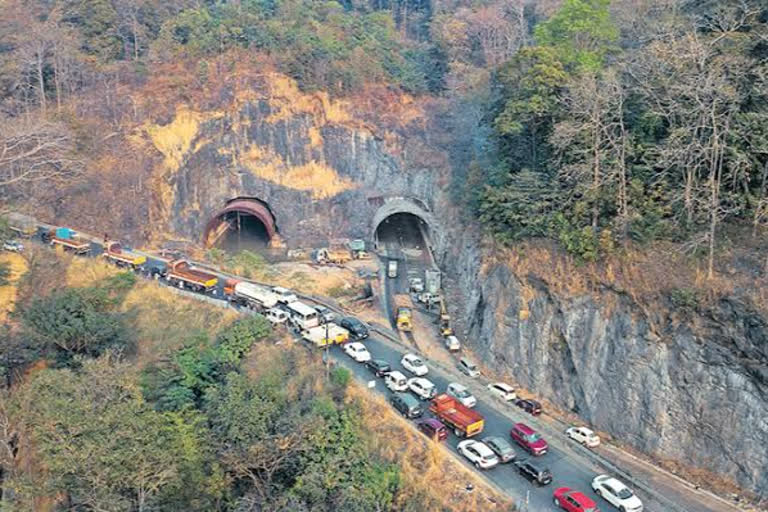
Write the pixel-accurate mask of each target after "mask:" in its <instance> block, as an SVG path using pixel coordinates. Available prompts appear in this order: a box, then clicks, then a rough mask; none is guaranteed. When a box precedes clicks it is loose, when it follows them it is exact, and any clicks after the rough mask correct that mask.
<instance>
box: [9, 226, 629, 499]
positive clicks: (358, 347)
mask: <svg viewBox="0 0 768 512" xmlns="http://www.w3.org/2000/svg"><path fill="white" fill-rule="evenodd" d="M21 217H26V216H21ZM11 227H12V229H14V231H16V232H17V233H18V234H19V238H26V239H33V240H36V241H40V242H43V243H46V244H50V245H51V246H59V247H61V248H62V249H63V250H65V251H67V252H70V253H72V254H75V255H78V256H86V257H102V258H104V259H105V260H106V261H108V262H111V263H113V264H115V265H117V266H119V267H121V268H127V269H130V270H133V271H135V272H136V273H138V274H139V275H142V276H144V277H146V278H149V279H154V280H157V281H159V282H162V283H163V284H166V285H169V286H172V287H174V288H178V289H182V290H186V291H189V292H193V293H195V294H199V295H205V296H208V297H212V298H216V299H219V300H225V301H227V302H228V303H229V304H230V305H231V306H233V307H235V308H236V309H238V310H239V311H249V312H253V311H255V312H258V313H260V314H263V315H264V316H265V317H266V318H267V319H268V320H269V321H270V322H271V323H272V324H273V325H274V326H276V327H279V326H285V327H286V328H288V329H289V330H290V332H292V333H293V334H294V335H295V336H296V337H297V338H299V339H301V340H303V341H304V342H306V343H307V344H308V345H310V346H313V347H317V348H321V349H328V350H329V351H330V352H331V353H332V354H333V355H334V356H336V355H337V354H338V357H345V358H348V359H347V360H346V365H347V366H352V368H353V369H355V368H357V369H361V370H362V371H364V372H366V373H368V372H369V373H370V375H371V376H372V377H373V378H374V379H375V380H376V379H378V380H377V382H381V388H382V392H384V393H385V394H386V396H387V399H388V401H389V403H390V404H391V406H392V407H393V408H394V409H395V410H396V411H397V412H398V413H399V414H401V415H402V416H403V417H405V418H407V419H408V420H412V421H413V422H414V426H415V428H416V429H418V431H419V432H421V433H422V434H423V435H424V436H426V437H427V438H429V439H430V440H432V441H434V442H436V443H445V444H446V445H449V446H451V447H454V448H455V451H456V452H457V453H458V454H459V455H460V456H461V457H462V458H463V459H465V460H466V462H467V463H469V464H471V465H473V466H474V467H475V468H477V470H479V471H482V472H486V471H489V472H499V471H502V472H513V473H515V474H517V475H519V477H520V478H523V479H525V480H527V481H529V482H530V483H531V484H532V485H534V486H537V487H545V486H551V487H552V494H551V496H552V498H551V502H552V504H553V505H554V506H556V507H557V508H560V509H563V510H566V511H568V512H599V510H600V509H599V508H598V506H599V505H598V503H596V502H595V500H593V499H592V498H590V497H589V496H588V495H587V494H585V493H584V492H583V490H580V489H578V488H572V487H569V486H565V485H553V483H554V481H555V478H556V475H554V474H553V471H552V470H551V469H550V467H549V464H548V453H550V451H551V449H550V446H549V443H548V442H547V440H546V439H545V438H544V436H543V435H542V434H541V433H539V432H537V431H536V430H535V429H534V428H532V427H531V426H530V425H528V424H527V423H525V422H515V423H510V424H509V425H508V427H507V429H506V432H505V433H493V434H488V433H487V430H488V429H487V428H486V427H487V425H486V418H485V417H484V416H483V415H482V414H481V413H480V412H478V406H480V405H481V403H480V400H478V398H477V397H476V396H475V395H474V394H473V393H472V392H471V391H470V386H467V385H465V384H463V383H461V382H456V381H455V379H454V380H452V381H449V378H448V377H446V376H445V372H438V371H434V370H432V369H430V366H429V362H428V361H427V360H425V358H423V357H422V356H420V355H419V354H416V353H412V352H408V353H405V354H402V352H401V351H399V350H398V349H393V348H392V347H391V345H392V342H391V341H390V342H389V345H388V344H387V343H385V342H384V341H383V340H380V339H377V338H372V337H370V331H369V328H368V326H367V325H366V324H365V323H364V322H362V321H360V320H358V319H357V318H354V317H352V316H341V317H337V314H336V313H334V311H333V310H332V309H331V308H330V307H328V306H327V305H323V304H319V303H318V302H317V301H315V300H308V299H304V300H300V299H299V294H297V293H295V292H293V291H291V290H288V289H286V288H282V287H272V286H267V285H263V284H258V283H254V282H252V281H249V280H246V279H240V278H236V277H233V276H227V275H223V274H221V273H218V272H217V271H215V270H212V269H209V268H207V267H205V266H203V265H198V264H195V263H193V262H191V261H189V260H187V259H184V258H183V257H179V255H178V254H175V255H173V256H172V257H168V256H167V255H155V254H149V253H144V252H142V251H137V250H132V249H130V248H127V247H123V246H122V245H121V244H120V243H119V242H117V241H112V240H107V239H106V238H105V240H103V241H100V240H98V239H95V238H92V237H90V236H88V235H86V234H84V233H78V232H76V231H74V230H72V229H69V228H63V227H53V228H52V227H51V226H48V225H43V224H38V223H37V222H36V221H35V220H34V219H32V218H29V217H27V219H26V222H21V221H20V220H18V219H17V221H16V223H15V224H12V226H11ZM3 249H4V250H6V251H13V252H23V251H24V245H23V243H22V242H21V241H18V240H11V241H8V242H6V243H5V244H4V246H3ZM405 309H408V308H407V306H406V305H404V303H403V302H402V301H398V302H397V303H396V305H395V310H394V317H393V324H394V325H395V326H396V327H398V328H399V327H402V326H403V325H406V319H405V317H406V316H407V317H408V322H410V312H408V314H407V315H406V314H405ZM407 325H410V323H408V324H407ZM451 337H452V338H454V340H455V337H453V336H451ZM451 341H452V342H453V340H451ZM374 346H375V347H376V350H374V348H373V347H374ZM446 347H448V348H449V349H450V348H451V347H450V345H449V344H448V343H447V344H446ZM453 348H454V349H456V347H453ZM372 352H386V353H382V354H378V353H372ZM340 354H344V356H341V355H340ZM401 354H402V355H401ZM457 370H458V371H459V372H460V373H461V374H462V378H463V379H464V380H469V381H472V380H475V379H477V378H478V377H479V376H480V371H479V370H478V368H477V366H476V365H475V364H474V363H473V362H472V361H470V360H469V359H467V358H464V357H462V358H461V359H460V360H459V362H458V364H457ZM355 373H356V375H357V376H358V377H360V376H361V375H360V374H359V373H358V372H355ZM369 378H370V377H369ZM475 385H476V384H475ZM485 389H486V391H487V394H488V396H493V397H494V398H495V399H496V400H498V402H499V403H500V404H512V405H514V406H517V407H518V408H519V412H521V413H524V414H527V415H530V416H532V417H535V416H538V415H540V414H541V413H542V407H541V404H540V403H539V402H537V401H536V400H533V399H530V398H528V399H526V398H522V397H519V396H518V395H517V393H516V391H515V389H514V388H513V387H512V386H510V385H508V384H506V383H503V382H491V383H488V384H487V386H485ZM504 417H505V418H506V419H507V421H510V420H509V419H508V415H504ZM497 423H498V422H497ZM564 435H565V436H566V438H567V439H568V440H569V441H571V442H574V443H579V444H581V445H583V446H585V447H587V448H594V447H596V446H598V445H599V444H600V439H599V437H598V436H597V435H596V434H595V433H594V432H593V431H591V430H590V429H588V428H586V427H571V428H568V429H567V431H565V432H564ZM591 487H592V491H594V494H595V495H597V497H599V499H602V501H603V502H604V503H603V504H604V505H606V506H608V507H609V508H615V509H617V510H620V511H622V512H641V511H642V510H643V503H642V501H641V500H640V499H639V498H638V497H637V496H636V495H635V494H634V493H633V492H632V490H630V488H629V487H628V486H626V485H625V484H624V483H622V482H621V481H620V480H619V479H618V478H615V477H612V476H610V475H606V474H600V475H595V476H594V478H593V479H592V480H591ZM603 504H601V505H603Z"/></svg>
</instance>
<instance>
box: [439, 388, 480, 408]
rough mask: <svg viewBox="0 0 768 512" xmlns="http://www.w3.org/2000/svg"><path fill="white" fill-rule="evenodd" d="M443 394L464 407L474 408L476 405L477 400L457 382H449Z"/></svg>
mask: <svg viewBox="0 0 768 512" xmlns="http://www.w3.org/2000/svg"><path fill="white" fill-rule="evenodd" d="M445 393H446V394H447V395H450V396H452V397H453V398H455V399H456V400H458V401H459V402H461V405H463V406H465V407H474V406H476V405H477V398H475V396H474V395H473V394H472V393H470V392H469V390H468V389H467V387H466V386H464V385H463V384H459V383H458V382H451V383H450V384H448V388H446V390H445Z"/></svg>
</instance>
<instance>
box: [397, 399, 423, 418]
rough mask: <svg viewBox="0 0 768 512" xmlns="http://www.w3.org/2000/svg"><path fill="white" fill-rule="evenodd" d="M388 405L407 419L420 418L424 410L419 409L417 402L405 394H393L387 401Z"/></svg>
mask: <svg viewBox="0 0 768 512" xmlns="http://www.w3.org/2000/svg"><path fill="white" fill-rule="evenodd" d="M389 403H391V404H392V407H394V408H395V409H397V411H398V412H399V413H400V414H402V415H403V416H405V417H406V418H409V419H413V418H421V415H422V414H424V409H423V408H422V407H421V404H420V403H419V401H418V400H416V399H415V398H413V397H412V396H411V395H409V394H407V393H395V394H394V395H392V397H391V398H390V399H389Z"/></svg>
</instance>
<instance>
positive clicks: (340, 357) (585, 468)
mask: <svg viewBox="0 0 768 512" xmlns="http://www.w3.org/2000/svg"><path fill="white" fill-rule="evenodd" d="M365 345H366V346H367V347H368V350H369V351H370V352H371V354H372V356H373V357H374V358H380V359H384V360H386V361H388V362H389V363H390V364H391V365H392V367H393V368H394V369H398V370H400V371H402V372H403V373H404V374H405V375H408V376H411V375H410V374H409V373H408V372H407V371H406V370H405V369H404V368H402V366H401V365H400V359H401V358H402V355H403V354H404V353H405V352H406V351H405V350H404V349H403V348H401V347H397V346H395V345H394V344H392V343H391V342H388V341H384V340H382V339H377V338H375V337H373V338H369V339H368V340H365ZM332 355H333V356H334V358H335V359H336V360H337V361H339V362H340V363H341V364H342V365H343V366H344V367H346V368H348V369H349V370H350V371H352V373H353V374H354V375H355V376H356V377H357V378H358V379H359V380H360V381H363V382H368V381H370V380H375V381H376V386H375V390H376V391H377V392H379V393H382V394H384V395H385V396H387V397H388V396H390V395H391V392H390V391H389V390H388V389H387V388H386V387H385V386H384V382H383V380H382V379H376V378H375V377H373V375H372V374H371V373H370V372H369V371H368V370H367V369H366V368H365V365H362V364H358V363H355V362H354V361H352V359H350V358H349V357H347V356H346V355H345V354H344V353H343V352H342V351H341V349H340V348H338V347H335V348H334V349H333V350H332ZM427 366H428V367H430V371H429V374H428V375H427V376H426V377H427V378H428V379H429V380H430V381H432V382H433V383H434V384H435V385H436V386H437V388H438V390H439V391H440V392H443V391H445V389H446V387H447V385H448V384H449V383H450V382H455V381H459V382H461V383H463V384H465V385H467V386H468V387H470V389H472V391H473V393H475V395H476V396H477V398H478V405H477V406H476V407H475V409H476V410H477V411H478V412H479V413H480V414H482V415H483V417H484V418H485V429H484V431H483V433H482V434H480V435H479V436H476V437H475V438H474V439H478V440H480V439H482V438H483V437H486V436H491V435H494V436H500V437H503V438H504V439H507V440H510V441H511V439H510V437H509V430H510V428H511V426H512V425H513V424H514V423H515V422H517V421H522V422H524V423H527V424H529V425H530V426H532V427H533V428H536V427H535V426H534V421H532V420H531V416H529V415H527V414H525V413H523V412H522V411H520V412H518V411H519V410H518V409H516V408H514V407H512V406H509V407H507V406H506V405H505V404H501V402H499V406H500V407H498V408H497V407H491V405H490V400H492V399H484V398H483V397H482V396H481V393H480V392H478V391H479V387H480V386H479V385H478V383H476V382H475V383H473V382H470V379H469V378H468V377H464V378H458V379H457V378H456V376H451V375H448V374H446V373H445V372H443V371H441V370H440V369H436V368H434V367H432V366H430V365H429V362H428V361H427ZM483 394H484V393H483ZM426 405H427V404H426V403H425V406H426ZM502 408H503V409H504V410H503V411H501V410H499V409H502ZM428 415H429V414H428V413H427V414H426V415H425V416H428ZM545 438H546V439H547V442H548V443H549V445H550V449H549V453H547V454H546V455H544V456H542V457H538V458H537V461H538V462H541V463H543V464H545V465H546V466H547V467H548V468H549V469H550V470H551V471H552V474H553V477H554V481H553V483H552V484H550V485H548V486H545V487H538V486H534V485H532V484H530V483H529V482H528V481H527V480H526V479H524V478H523V477H521V476H520V475H519V474H518V473H517V471H516V468H515V466H514V465H512V464H511V463H510V464H505V465H499V466H497V467H496V468H493V469H491V470H486V471H482V473H483V475H484V476H486V477H487V478H488V479H489V480H490V481H491V482H493V483H494V484H495V485H496V486H497V487H499V488H500V489H502V490H503V491H504V492H506V493H507V494H509V495H510V496H512V497H513V498H514V499H515V500H516V501H517V503H518V505H522V503H523V502H524V501H525V499H526V496H527V497H528V499H529V503H528V510H529V511H530V512H536V511H550V510H556V509H557V507H555V506H554V505H553V502H552V492H553V491H554V490H555V489H556V488H558V487H562V486H566V487H571V488H574V489H578V490H580V491H582V492H584V493H585V494H587V495H588V496H590V497H591V498H592V499H593V500H594V501H595V502H596V503H597V505H598V506H599V507H600V508H601V510H603V511H610V510H613V508H612V507H611V506H610V505H609V504H608V503H607V502H605V501H604V500H601V499H600V498H599V497H597V496H596V495H595V494H594V492H593V491H592V489H591V486H590V483H591V481H592V478H594V477H595V476H596V475H598V474H600V473H602V471H600V469H599V468H598V467H597V466H596V465H595V464H593V463H592V462H591V461H589V460H587V459H585V458H583V457H581V456H579V455H577V454H574V453H571V452H569V451H567V450H566V449H564V448H563V447H562V444H563V443H567V442H568V441H567V440H566V439H565V438H564V437H563V438H562V440H560V439H550V438H548V437H547V436H545ZM460 440H461V439H459V438H457V437H456V436H455V435H454V434H453V433H451V434H450V435H449V438H448V444H449V445H450V446H451V447H452V448H453V450H454V451H455V448H456V445H457V444H458V442H459V441H460ZM512 445H513V446H514V447H515V452H516V454H517V456H518V458H527V457H528V454H527V453H526V452H524V451H523V450H522V448H519V447H518V446H517V445H516V444H515V443H514V442H512ZM460 457H461V456H460ZM461 458H462V460H463V457H461ZM465 462H466V461H465ZM469 467H472V466H469ZM472 469H473V470H474V467H472ZM636 492H637V494H638V496H639V497H640V498H641V499H642V500H643V503H644V504H645V506H646V509H645V510H646V511H648V512H665V511H666V510H667V508H665V507H664V506H663V505H661V504H660V503H656V502H654V500H653V499H652V498H651V497H650V496H646V495H644V494H643V493H642V492H639V491H637V490H636ZM523 510H524V509H523ZM691 512H694V511H693V510H691Z"/></svg>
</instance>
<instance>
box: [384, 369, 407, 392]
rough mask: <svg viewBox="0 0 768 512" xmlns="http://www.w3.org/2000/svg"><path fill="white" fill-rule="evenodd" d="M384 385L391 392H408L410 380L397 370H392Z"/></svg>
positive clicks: (385, 378)
mask: <svg viewBox="0 0 768 512" xmlns="http://www.w3.org/2000/svg"><path fill="white" fill-rule="evenodd" d="M384 385H385V386H387V388H389V390H390V391H407V390H408V379H406V378H405V375H403V374H402V373H400V372H399V371H397V370H392V371H391V372H389V373H388V374H386V375H385V376H384Z"/></svg>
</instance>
